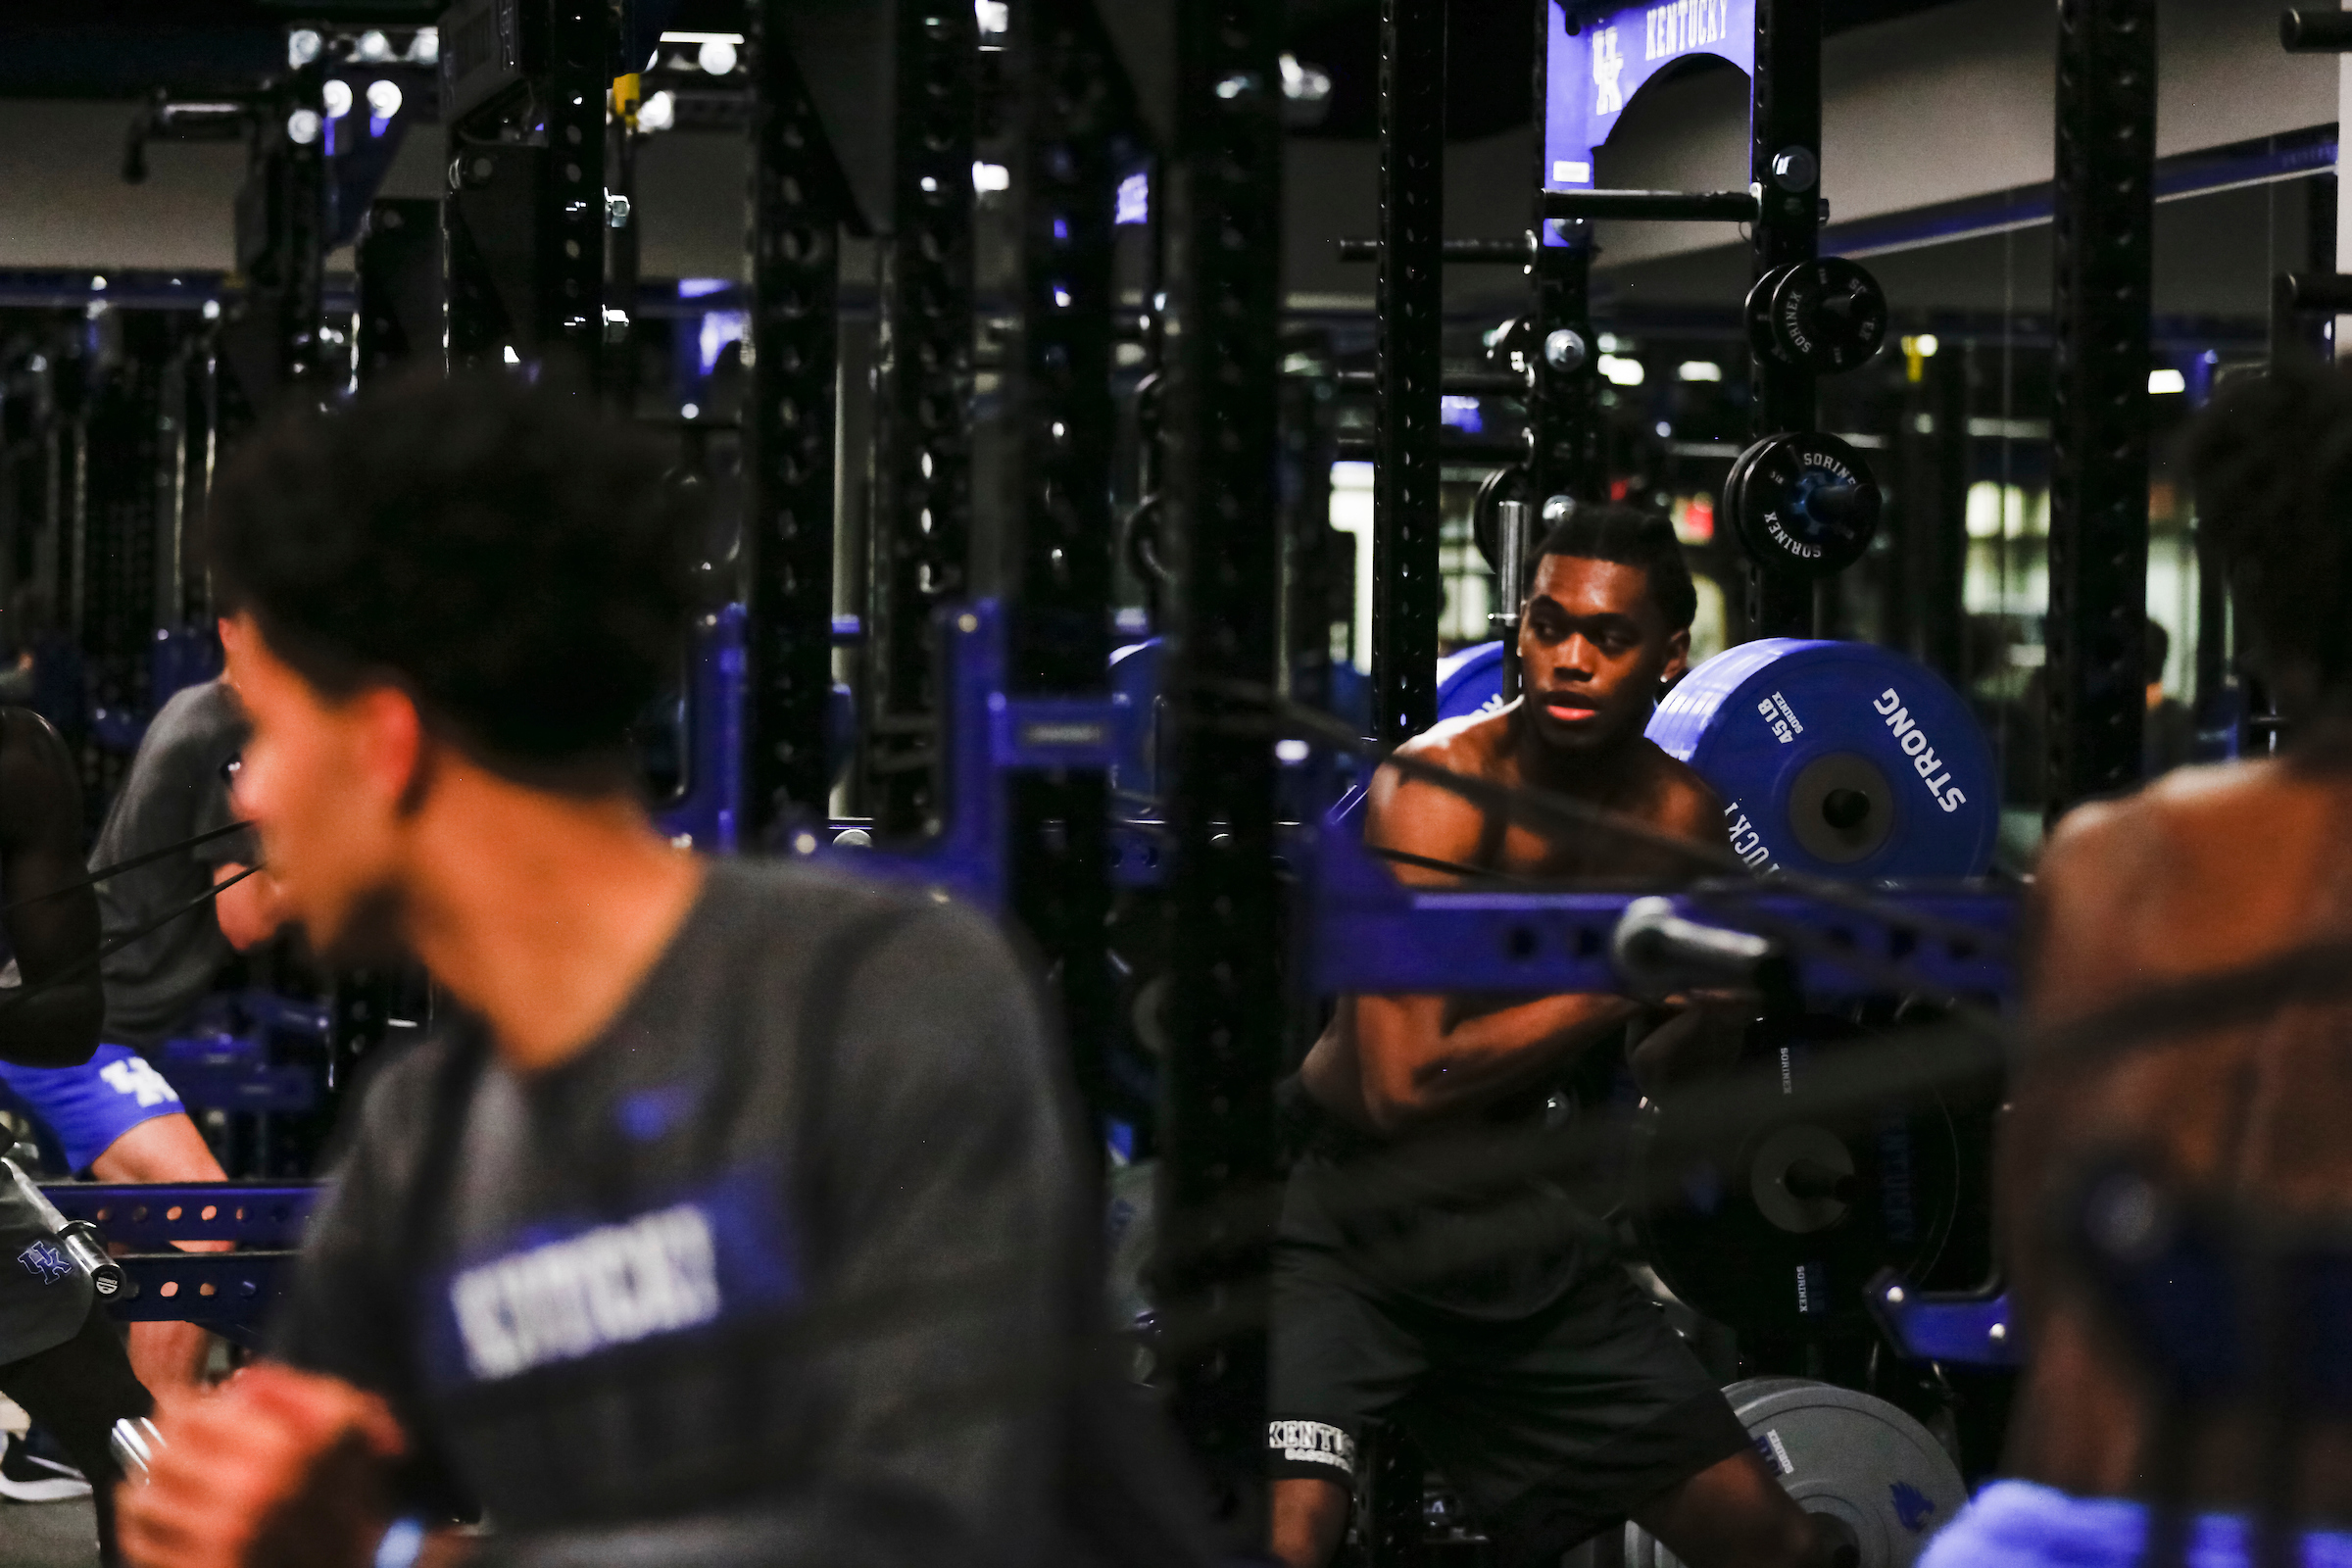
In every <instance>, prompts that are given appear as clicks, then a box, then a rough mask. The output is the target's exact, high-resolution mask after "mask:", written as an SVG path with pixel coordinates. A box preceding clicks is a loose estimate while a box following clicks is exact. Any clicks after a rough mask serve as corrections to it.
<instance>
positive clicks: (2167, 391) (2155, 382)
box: [2148, 370, 2188, 398]
mask: <svg viewBox="0 0 2352 1568" xmlns="http://www.w3.org/2000/svg"><path fill="white" fill-rule="evenodd" d="M2148 390H2149V391H2150V392H2152V393H2154V394H2155V395H2156V396H2158V397H2160V398H2161V397H2170V396H2174V395H2177V394H2179V393H2182V392H2185V391H2187V390H2188V377H2187V376H2185V375H2182V374H2181V373H2180V371H2179V370H2150V371H2149V372H2148Z"/></svg>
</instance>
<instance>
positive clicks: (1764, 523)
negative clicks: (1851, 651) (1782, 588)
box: [1723, 431, 1886, 577]
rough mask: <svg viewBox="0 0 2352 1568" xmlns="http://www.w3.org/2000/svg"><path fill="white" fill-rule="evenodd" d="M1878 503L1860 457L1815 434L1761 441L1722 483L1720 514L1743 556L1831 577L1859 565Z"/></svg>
mask: <svg viewBox="0 0 2352 1568" xmlns="http://www.w3.org/2000/svg"><path fill="white" fill-rule="evenodd" d="M1885 503H1886V498H1885V496H1884V495H1882V494H1881V492H1880V490H1879V481H1878V479H1877V477H1876V476H1875V475H1873V474H1872V473H1871V471H1870V465H1869V464H1867V463H1865V462H1863V461H1862V454H1860V453H1859V452H1856V451H1855V450H1854V449H1853V448H1852V447H1850V446H1848V445H1846V444H1845V443H1844V442H1843V441H1840V440H1838V438H1837V437H1836V436H1834V435H1824V434H1822V433H1820V432H1819V431H1807V432H1802V433H1791V434H1788V435H1774V436H1766V437H1765V438H1764V439H1763V440H1761V441H1758V442H1757V443H1755V444H1754V445H1753V446H1751V447H1749V448H1748V449H1747V450H1746V451H1744V452H1742V453H1740V456H1739V458H1738V460H1737V461H1735V462H1734V463H1733V464H1732V471H1731V474H1730V476H1729V477H1727V478H1726V479H1725V480H1724V485H1723V515H1725V516H1727V517H1729V518H1730V519H1731V522H1732V527H1733V529H1734V531H1736V532H1737V533H1738V534H1739V536H1740V544H1741V545H1742V546H1743V547H1744V548H1745V549H1746V551H1747V553H1748V555H1749V556H1751V557H1753V558H1754V559H1755V560H1757V561H1759V562H1762V563H1763V564H1766V565H1769V566H1777V567H1779V568H1780V569H1782V570H1784V571H1792V572H1800V573H1802V574H1804V575H1806V576H1809V577H1832V576H1836V575H1837V574H1838V572H1840V571H1843V570H1844V569H1845V568H1846V567H1848V566H1850V565H1852V564H1854V563H1855V562H1857V561H1859V560H1861V559H1862V555H1863V552H1864V551H1866V550H1868V549H1869V548H1870V542H1871V540H1872V539H1873V538H1875V537H1877V535H1878V531H1879V514H1880V511H1881V510H1882V508H1883V507H1884V506H1885Z"/></svg>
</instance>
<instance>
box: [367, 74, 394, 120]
mask: <svg viewBox="0 0 2352 1568" xmlns="http://www.w3.org/2000/svg"><path fill="white" fill-rule="evenodd" d="M399 113H400V83H399V82H397V81H371V82H369V83H368V114H370V115H372V116H373V117H374V118H375V119H376V120H378V121H385V120H390V119H391V118H392V117H393V116H394V115H397V114H399Z"/></svg>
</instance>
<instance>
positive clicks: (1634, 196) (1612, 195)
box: [1544, 190, 1758, 223]
mask: <svg viewBox="0 0 2352 1568" xmlns="http://www.w3.org/2000/svg"><path fill="white" fill-rule="evenodd" d="M1757 211H1758V204H1757V201H1756V197H1755V195H1754V193H1753V192H1751V191H1744V190H1547V191H1545V192H1544V217H1545V218H1547V219H1551V220H1553V221H1559V220H1563V219H1579V218H1593V219H1617V220H1620V221H1639V222H1667V223H1752V222H1754V221H1756V215H1757Z"/></svg>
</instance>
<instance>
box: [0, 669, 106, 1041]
mask: <svg viewBox="0 0 2352 1568" xmlns="http://www.w3.org/2000/svg"><path fill="white" fill-rule="evenodd" d="M81 826H82V824H81V781H80V779H79V777H78V776H77V775H76V773H75V771H74V768H73V756H72V755H71V754H70V753H68V752H67V750H66V743H65V742H64V741H62V740H60V739H59V738H58V734H57V731H55V730H53V729H51V728H50V727H49V722H48V720H46V719H44V718H42V717H41V716H40V715H39V714H38V713H35V712H33V711H30V710H28V709H23V708H10V709H0V905H5V906H6V907H5V908H0V928H4V929H5V930H6V931H7V933H8V942H9V946H10V947H11V948H13V949H15V951H16V955H17V971H18V973H19V974H20V975H22V976H23V977H24V981H25V985H24V989H23V990H22V991H20V992H15V993H10V992H0V1058H5V1059H7V1060H9V1061H13V1062H17V1063H20V1064H22V1065H25V1066H29V1067H72V1066H76V1065H78V1064H80V1063H81V1062H85V1061H87V1060H89V1059H90V1053H91V1052H93V1051H96V1050H97V1049H98V1028H99V1025H100V1023H101V1022H102V1021H103V1020H104V1018H105V1016H106V994H105V991H104V989H103V988H102V986H101V984H100V981H99V975H98V962H97V952H98V897H97V895H96V894H95V893H94V892H93V891H92V890H91V889H90V888H89V887H88V886H86V885H84V886H81V887H73V884H74V883H76V882H82V881H83V880H84V879H85V878H86V877H87V876H88V875H89V868H88V866H87V865H86V864H84V862H83V860H82V851H81ZM60 889H71V891H66V892H61V891H59V890H60Z"/></svg>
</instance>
